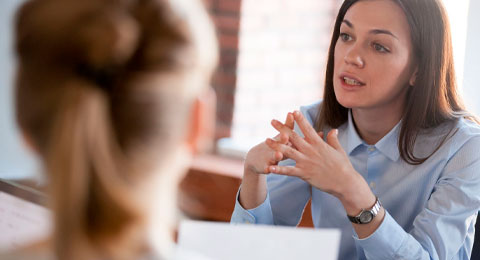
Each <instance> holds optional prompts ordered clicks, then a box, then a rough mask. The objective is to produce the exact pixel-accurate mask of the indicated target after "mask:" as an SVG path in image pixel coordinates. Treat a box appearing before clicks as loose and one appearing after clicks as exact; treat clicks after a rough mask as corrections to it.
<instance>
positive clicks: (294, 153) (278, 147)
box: [265, 138, 304, 161]
mask: <svg viewBox="0 0 480 260" xmlns="http://www.w3.org/2000/svg"><path fill="white" fill-rule="evenodd" d="M265 143H266V144H267V145H268V147H270V148H271V149H273V150H275V151H277V152H280V153H282V155H283V157H284V158H283V159H285V157H286V158H290V159H293V160H295V161H297V160H301V159H303V157H304V156H303V154H302V153H301V152H299V151H298V150H295V149H293V148H292V147H290V146H288V145H284V144H281V143H279V142H276V141H274V140H272V139H270V138H268V139H267V140H266V141H265Z"/></svg>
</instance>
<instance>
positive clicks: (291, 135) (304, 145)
mask: <svg viewBox="0 0 480 260" xmlns="http://www.w3.org/2000/svg"><path fill="white" fill-rule="evenodd" d="M272 126H273V127H274V128H275V129H276V130H277V131H279V132H280V133H281V134H287V136H288V140H289V141H290V142H291V143H292V144H293V145H294V146H295V148H297V149H298V150H300V151H306V150H308V149H310V150H312V149H313V148H312V147H311V146H310V145H309V143H308V142H307V141H305V139H303V138H302V137H301V136H299V135H298V134H297V133H296V132H295V131H293V130H292V129H290V128H288V127H287V126H285V125H284V124H282V123H281V122H279V121H278V120H275V119H274V120H272Z"/></svg>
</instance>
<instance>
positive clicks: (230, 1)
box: [217, 0, 242, 14]
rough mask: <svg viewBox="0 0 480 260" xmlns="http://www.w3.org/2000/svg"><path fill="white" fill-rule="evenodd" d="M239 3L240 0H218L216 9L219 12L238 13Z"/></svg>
mask: <svg viewBox="0 0 480 260" xmlns="http://www.w3.org/2000/svg"><path fill="white" fill-rule="evenodd" d="M241 3H242V1H241V0H218V2H217V10H218V11H219V12H228V13H235V14H239V13H240V10H241Z"/></svg>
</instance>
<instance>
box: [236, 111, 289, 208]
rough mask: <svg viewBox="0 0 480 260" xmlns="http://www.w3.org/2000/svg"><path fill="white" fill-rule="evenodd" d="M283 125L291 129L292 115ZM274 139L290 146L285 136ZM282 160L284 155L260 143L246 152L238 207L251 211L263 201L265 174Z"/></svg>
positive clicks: (265, 188) (265, 190)
mask: <svg viewBox="0 0 480 260" xmlns="http://www.w3.org/2000/svg"><path fill="white" fill-rule="evenodd" d="M285 125H286V126H288V127H289V128H291V129H293V125H294V118H293V114H292V113H288V115H287V119H286V120H285ZM274 139H275V140H278V141H279V142H281V143H282V144H287V145H290V146H291V143H290V141H289V138H288V135H287V134H279V135H277V136H276V137H275V138H274ZM283 159H285V158H284V155H283V154H282V153H281V152H276V151H275V150H273V149H272V148H270V147H269V146H268V145H267V143H266V142H262V143H260V144H258V145H256V146H254V147H253V148H252V149H250V150H249V151H248V153H247V156H246V158H245V163H244V173H243V179H242V188H241V189H240V196H239V200H238V201H239V202H240V205H242V206H243V207H244V208H245V209H253V208H255V207H257V206H258V205H260V204H262V203H263V202H264V201H265V198H266V196H267V182H266V178H265V174H268V173H269V172H268V167H269V166H272V165H277V164H278V162H279V161H281V160H283Z"/></svg>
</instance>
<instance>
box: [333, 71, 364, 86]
mask: <svg viewBox="0 0 480 260" xmlns="http://www.w3.org/2000/svg"><path fill="white" fill-rule="evenodd" d="M339 78H340V81H341V83H342V85H345V86H346V87H361V86H365V83H364V82H363V81H362V80H361V79H359V78H358V77H356V76H353V75H351V74H347V73H342V74H341V75H340V77H339Z"/></svg>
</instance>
